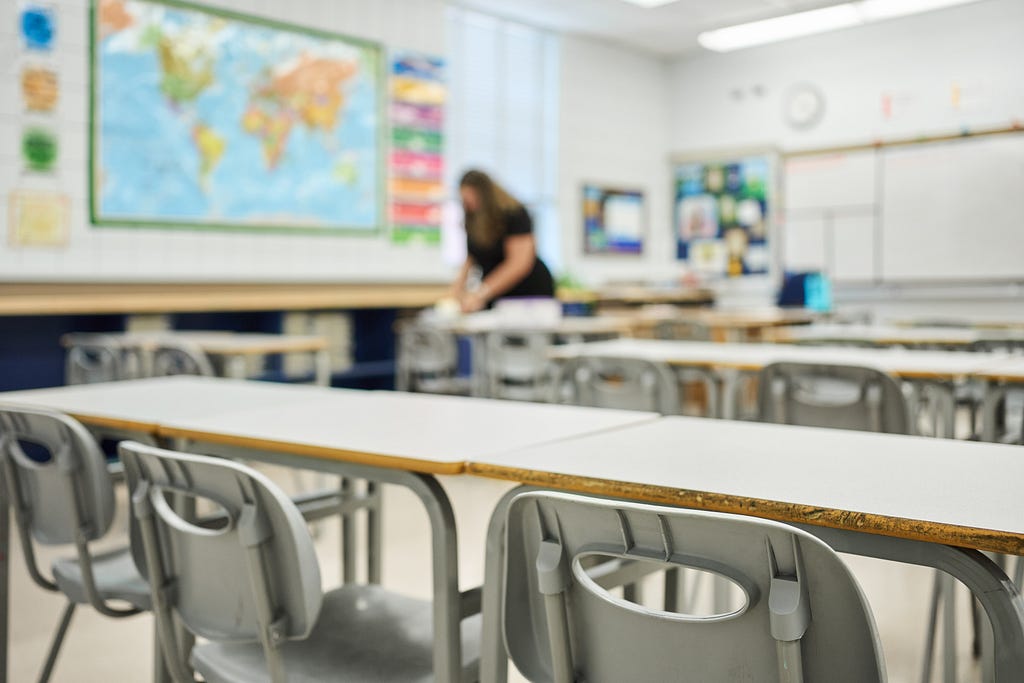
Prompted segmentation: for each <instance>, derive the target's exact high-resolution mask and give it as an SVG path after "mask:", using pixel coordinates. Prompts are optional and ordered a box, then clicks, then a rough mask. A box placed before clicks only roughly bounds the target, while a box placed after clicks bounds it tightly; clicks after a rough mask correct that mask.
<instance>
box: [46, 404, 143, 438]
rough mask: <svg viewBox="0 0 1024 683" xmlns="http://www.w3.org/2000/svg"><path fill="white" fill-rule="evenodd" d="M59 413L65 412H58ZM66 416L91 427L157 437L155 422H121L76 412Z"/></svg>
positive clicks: (115, 419) (111, 418)
mask: <svg viewBox="0 0 1024 683" xmlns="http://www.w3.org/2000/svg"><path fill="white" fill-rule="evenodd" d="M57 412H65V411H63V410H57ZM65 414H67V415H69V416H71V417H73V418H75V419H76V420H78V421H79V422H81V423H82V424H84V425H87V426H89V427H102V428H105V429H116V430H118V431H125V432H138V433H140V434H146V435H147V436H156V435H157V424H156V423H155V422H135V421H134V420H121V419H117V418H113V417H103V416H100V415H83V414H80V413H74V412H70V413H65Z"/></svg>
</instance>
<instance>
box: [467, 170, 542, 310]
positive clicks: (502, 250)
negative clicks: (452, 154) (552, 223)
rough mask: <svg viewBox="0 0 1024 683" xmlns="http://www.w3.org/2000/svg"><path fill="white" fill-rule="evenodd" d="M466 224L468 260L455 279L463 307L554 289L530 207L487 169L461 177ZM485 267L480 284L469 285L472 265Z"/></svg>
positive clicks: (472, 306)
mask: <svg viewBox="0 0 1024 683" xmlns="http://www.w3.org/2000/svg"><path fill="white" fill-rule="evenodd" d="M459 194H460V195H461V196H462V208H463V211H464V213H465V225H466V261H465V263H463V264H462V268H461V269H460V270H459V275H458V277H457V278H456V279H455V282H454V283H453V284H452V294H453V296H454V298H456V299H457V300H458V301H459V302H460V304H461V306H462V311H463V312H464V313H471V312H473V311H479V310H480V309H482V308H485V307H487V306H489V305H490V304H491V303H492V302H493V301H495V300H496V299H500V298H503V297H513V296H537V297H540V296H544V297H553V296H554V295H555V282H554V280H553V279H552V277H551V271H549V270H548V268H547V266H545V265H544V262H543V261H541V260H540V258H538V257H537V242H536V240H535V239H534V237H533V221H532V220H531V219H530V214H529V213H527V211H526V209H525V208H524V207H523V205H522V204H520V203H519V202H518V201H516V200H515V199H514V198H513V197H512V196H511V195H510V194H509V193H508V192H506V191H505V189H504V188H502V187H501V185H499V184H498V183H496V182H494V180H492V179H491V177H490V176H488V175H487V174H486V173H484V172H483V171H476V170H472V171H467V172H466V174H465V175H463V176H462V180H461V181H459ZM474 267H477V268H479V269H480V271H481V283H480V286H479V287H478V288H477V289H475V290H473V291H471V292H467V291H466V281H467V280H468V278H469V273H470V271H471V270H472V269H473V268H474Z"/></svg>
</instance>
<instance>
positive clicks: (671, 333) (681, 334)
mask: <svg viewBox="0 0 1024 683" xmlns="http://www.w3.org/2000/svg"><path fill="white" fill-rule="evenodd" d="M654 338H655V339H682V340H687V341H710V340H711V328H710V327H708V326H707V325H705V324H704V323H700V322H697V321H695V320H662V321H659V322H658V323H657V324H656V325H655V326H654Z"/></svg>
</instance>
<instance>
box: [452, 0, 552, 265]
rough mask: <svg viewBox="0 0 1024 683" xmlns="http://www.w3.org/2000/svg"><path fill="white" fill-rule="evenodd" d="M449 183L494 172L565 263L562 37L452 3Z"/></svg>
mask: <svg viewBox="0 0 1024 683" xmlns="http://www.w3.org/2000/svg"><path fill="white" fill-rule="evenodd" d="M448 55H449V65H450V66H449V83H450V92H451V96H450V102H451V104H450V106H449V114H448V131H447V135H446V138H447V140H448V150H447V153H448V158H447V168H448V175H449V178H448V180H449V183H450V186H451V187H455V185H456V183H458V180H459V176H460V175H461V174H462V172H463V171H464V170H465V169H467V168H480V169H482V170H484V171H487V172H488V173H491V174H492V175H493V176H494V177H495V178H497V179H498V180H499V182H501V183H502V184H503V185H504V186H505V187H507V188H508V190H509V191H510V192H512V193H513V194H514V195H515V196H516V197H517V198H518V199H519V200H520V201H522V202H523V203H525V204H526V205H527V207H528V208H529V210H530V213H531V215H532V216H533V220H534V229H535V232H536V236H537V249H538V251H539V252H540V256H541V258H542V259H544V261H545V262H546V263H547V264H548V266H549V267H550V268H551V269H552V270H553V271H555V272H557V271H559V270H561V262H562V253H561V232H560V229H559V226H558V211H557V173H558V156H557V155H558V137H557V136H558V38H557V37H556V36H555V35H553V34H550V33H547V32H545V31H541V30H538V29H535V28H531V27H529V26H525V25H523V24H517V23H514V22H510V21H505V20H502V19H497V18H495V17H491V16H488V15H486V14H480V13H478V12H472V11H469V10H465V9H461V8H454V7H453V8H449V10H448Z"/></svg>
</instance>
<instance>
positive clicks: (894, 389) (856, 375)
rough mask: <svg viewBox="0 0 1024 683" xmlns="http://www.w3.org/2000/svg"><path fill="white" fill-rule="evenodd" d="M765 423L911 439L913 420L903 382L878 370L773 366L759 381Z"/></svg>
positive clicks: (805, 365)
mask: <svg viewBox="0 0 1024 683" xmlns="http://www.w3.org/2000/svg"><path fill="white" fill-rule="evenodd" d="M758 411H759V415H760V419H761V421H763V422H775V423H779V424H790V425H802V426H805V427H834V428H838V429H855V430H860V431H867V432H884V433H887V434H909V433H910V432H911V420H910V415H909V412H908V409H907V402H906V399H905V398H904V396H903V391H902V389H901V388H900V385H899V383H898V382H897V381H896V380H895V379H893V378H892V377H890V376H889V375H887V374H886V373H884V372H882V371H881V370H876V369H874V368H865V367H858V366H849V365H820V364H814V363H772V364H770V365H767V366H765V367H764V368H762V370H761V372H760V375H759V377H758Z"/></svg>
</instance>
